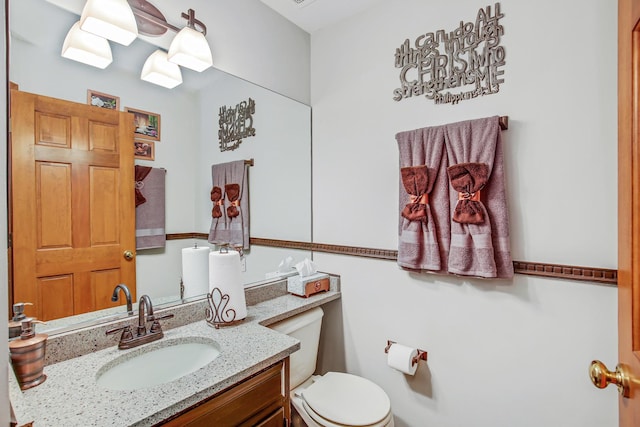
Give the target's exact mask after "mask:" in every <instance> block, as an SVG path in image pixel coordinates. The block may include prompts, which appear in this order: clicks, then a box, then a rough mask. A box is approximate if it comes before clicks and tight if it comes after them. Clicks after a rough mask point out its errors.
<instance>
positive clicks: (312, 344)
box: [269, 307, 324, 390]
mask: <svg viewBox="0 0 640 427" xmlns="http://www.w3.org/2000/svg"><path fill="white" fill-rule="evenodd" d="M323 314H324V312H323V311H322V309H321V308H320V307H316V308H312V309H311V310H308V311H305V312H304V313H300V314H297V315H295V316H293V317H290V318H288V319H285V320H282V321H280V322H278V323H274V324H273V325H269V327H270V328H271V329H274V330H276V331H278V332H281V333H283V334H286V335H289V336H291V337H294V338H296V339H298V340H299V341H300V350H298V351H296V352H295V353H293V354H292V355H291V356H290V357H289V359H290V372H289V378H290V379H289V385H290V387H291V390H293V389H294V388H296V387H297V386H299V385H300V384H302V383H303V382H305V381H306V380H307V379H308V378H310V377H311V375H313V373H314V372H315V370H316V360H317V358H318V343H319V342H320V326H321V325H322V316H323Z"/></svg>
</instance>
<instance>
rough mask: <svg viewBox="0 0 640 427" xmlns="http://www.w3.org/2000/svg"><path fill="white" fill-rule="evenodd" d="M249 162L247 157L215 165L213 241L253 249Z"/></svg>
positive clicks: (211, 231) (213, 173)
mask: <svg viewBox="0 0 640 427" xmlns="http://www.w3.org/2000/svg"><path fill="white" fill-rule="evenodd" d="M248 171H249V165H248V164H246V163H245V162H244V160H238V161H235V162H229V163H221V164H217V165H213V166H211V177H212V182H213V186H212V188H211V202H212V204H213V206H212V209H211V229H210V231H209V239H208V240H209V243H213V244H216V245H222V244H229V245H231V246H236V247H242V248H243V249H245V250H246V249H249V176H248V173H249V172H248Z"/></svg>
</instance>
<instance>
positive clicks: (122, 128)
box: [11, 91, 135, 320]
mask: <svg viewBox="0 0 640 427" xmlns="http://www.w3.org/2000/svg"><path fill="white" fill-rule="evenodd" d="M11 108H12V138H11V140H12V150H11V153H12V154H11V162H12V182H11V187H12V191H11V194H12V222H13V223H12V232H13V235H12V240H13V272H14V275H13V283H12V286H13V295H14V302H18V301H22V302H33V303H34V306H33V308H32V310H31V311H32V312H31V313H29V314H30V315H33V316H35V317H37V318H39V319H42V320H47V319H54V318H59V317H64V316H68V315H72V314H80V313H84V312H87V311H93V310H97V309H100V308H105V307H110V306H113V305H114V304H113V303H111V302H110V297H111V292H112V291H113V288H114V287H115V286H116V285H117V284H118V283H125V284H126V285H127V286H128V287H129V289H130V290H131V292H132V295H133V297H134V298H135V261H134V260H126V259H125V258H124V257H123V253H124V251H125V250H131V251H134V250H135V204H134V203H135V202H134V177H133V172H134V168H133V119H132V117H131V115H130V114H128V113H123V112H118V111H113V110H107V109H102V108H98V107H93V106H89V105H85V104H77V103H73V102H68V101H63V100H59V99H54V98H48V97H44V96H38V95H34V94H28V93H24V92H19V91H11Z"/></svg>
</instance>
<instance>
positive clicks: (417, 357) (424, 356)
mask: <svg viewBox="0 0 640 427" xmlns="http://www.w3.org/2000/svg"><path fill="white" fill-rule="evenodd" d="M393 344H396V342H395V341H391V340H387V346H386V347H385V348H384V352H385V353H389V349H390V348H391V346H392V345H393ZM416 350H418V354H416V355H415V356H414V357H413V359H411V366H413V365H415V364H416V363H418V361H420V360H427V352H426V351H424V350H420V349H419V348H418V349H416Z"/></svg>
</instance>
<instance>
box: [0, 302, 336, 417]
mask: <svg viewBox="0 0 640 427" xmlns="http://www.w3.org/2000/svg"><path fill="white" fill-rule="evenodd" d="M338 298H340V292H338V291H329V292H325V293H321V294H318V295H314V296H311V297H309V298H300V297H296V296H293V295H283V296H278V297H275V298H272V299H269V300H266V301H263V302H259V303H257V304H255V305H250V306H248V307H247V309H248V314H247V318H246V319H245V320H244V321H243V322H242V323H240V324H238V325H234V326H228V327H223V328H220V329H215V328H212V327H211V326H209V325H208V324H207V323H206V322H205V321H204V320H198V321H195V322H193V323H190V324H187V325H185V326H180V327H176V328H173V329H168V330H165V336H164V338H162V339H161V340H159V341H156V342H153V343H149V344H146V345H144V346H140V347H137V348H134V349H130V350H118V348H117V345H115V344H116V342H115V341H114V345H113V346H112V347H109V348H106V349H104V350H100V351H96V352H92V353H89V354H86V355H83V356H79V357H74V358H71V359H69V360H65V361H62V362H59V363H55V364H51V365H47V366H45V369H44V372H45V374H46V375H47V380H46V381H45V382H44V383H42V384H40V385H39V386H37V387H34V388H32V389H29V390H25V391H21V390H20V389H19V387H18V385H17V382H16V380H15V377H14V376H13V375H10V381H9V382H10V384H9V386H10V387H9V393H10V397H11V402H12V407H13V409H14V412H15V414H16V418H17V421H18V425H24V424H26V423H28V422H30V421H33V422H34V426H36V427H45V426H48V427H58V426H61V425H65V426H83V427H88V426H109V427H113V426H152V425H155V424H156V423H158V422H160V421H162V420H165V419H167V418H169V417H170V416H172V415H174V414H176V413H178V412H180V411H182V410H184V409H186V408H189V407H190V406H192V405H194V404H195V403H197V402H199V401H202V400H204V399H206V398H208V397H210V396H213V395H214V394H216V393H218V392H220V391H222V390H224V389H226V388H228V387H230V386H232V385H234V384H236V383H238V382H239V381H241V380H243V379H245V378H247V377H249V376H251V375H253V374H255V373H257V372H259V371H260V370H262V369H264V368H266V367H268V366H270V365H272V364H274V363H276V362H278V361H280V360H282V359H284V358H286V357H287V356H289V355H290V354H291V353H293V352H295V351H297V350H298V349H299V347H300V343H299V342H298V340H296V339H294V338H292V337H289V336H287V335H284V334H281V333H279V332H276V331H274V330H272V329H269V328H267V327H265V326H268V325H269V324H272V323H275V322H277V321H279V320H281V319H285V318H287V317H291V316H293V315H295V314H298V313H301V312H303V311H306V310H309V309H311V308H313V307H316V306H319V305H321V304H324V303H327V302H329V301H332V300H335V299H338ZM202 318H204V313H203V315H202ZM189 337H205V338H209V339H213V340H214V341H215V342H216V343H217V344H218V346H219V349H220V355H219V356H218V357H217V358H216V359H215V360H214V361H213V362H211V363H210V364H208V365H207V366H205V367H203V368H201V369H199V370H198V371H196V372H193V373H191V374H187V375H185V376H183V377H181V378H179V379H177V380H175V381H172V382H169V383H165V384H160V385H156V386H152V387H148V388H145V389H139V390H132V391H113V390H107V389H105V388H102V387H101V386H99V385H98V384H97V383H96V373H97V372H98V370H99V369H100V368H101V367H102V366H104V365H105V364H106V363H108V362H110V361H111V360H113V359H115V358H117V357H119V356H122V355H124V354H126V353H127V352H134V351H139V349H141V348H144V347H145V346H149V347H151V346H157V345H161V344H162V343H163V341H165V340H180V339H186V338H189ZM116 341H117V340H116Z"/></svg>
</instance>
